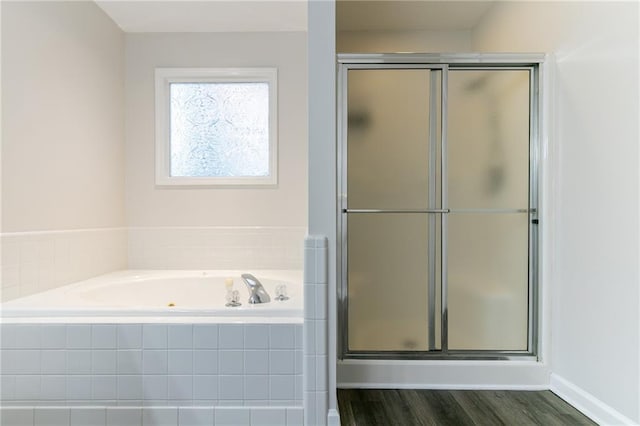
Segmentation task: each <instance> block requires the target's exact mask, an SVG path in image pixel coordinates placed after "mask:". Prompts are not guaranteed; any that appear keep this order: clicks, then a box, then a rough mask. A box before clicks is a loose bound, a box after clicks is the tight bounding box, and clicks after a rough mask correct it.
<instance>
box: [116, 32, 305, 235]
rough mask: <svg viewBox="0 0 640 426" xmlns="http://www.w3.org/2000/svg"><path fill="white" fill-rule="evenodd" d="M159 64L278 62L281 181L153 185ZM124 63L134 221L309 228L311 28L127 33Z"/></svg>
mask: <svg viewBox="0 0 640 426" xmlns="http://www.w3.org/2000/svg"><path fill="white" fill-rule="evenodd" d="M156 67H277V68H278V90H279V93H278V103H279V106H278V108H279V111H278V117H279V121H280V122H279V126H278V135H279V140H278V147H279V161H278V164H279V173H278V179H279V182H278V187H277V188H275V189H274V188H262V189H252V188H241V189H204V188H199V189H176V188H168V189H167V188H157V187H155V182H154V158H155V157H154V148H155V145H154V144H155V139H154V137H155V135H154V69H155V68H156ZM126 68H127V71H126V87H127V89H126V90H127V100H126V141H127V142H126V146H127V147H126V158H127V166H126V182H127V196H126V203H127V222H128V224H129V225H130V226H133V227H140V226H143V227H149V226H154V227H158V226H162V227H165V226H213V225H215V226H301V227H305V226H306V224H307V218H306V215H307V206H306V201H305V200H306V199H307V165H306V159H307V136H306V130H307V115H306V111H307V110H306V93H307V89H306V82H307V65H306V34H305V33H303V32H278V33H275V32H271V33H215V34H213V33H212V34H127V36H126ZM300 247H302V240H300Z"/></svg>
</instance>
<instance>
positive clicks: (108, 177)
mask: <svg viewBox="0 0 640 426" xmlns="http://www.w3.org/2000/svg"><path fill="white" fill-rule="evenodd" d="M2 7H3V16H2V104H3V115H2V139H3V145H2V151H3V152H2V154H3V158H2V160H3V165H2V166H3V174H2V197H3V212H2V216H3V218H2V219H3V223H2V228H3V231H4V232H16V231H36V230H59V229H79V228H98V227H111V226H122V225H124V197H123V193H124V179H123V178H124V174H123V170H124V157H123V156H124V145H123V135H124V125H123V113H122V106H123V102H124V75H123V70H124V63H123V60H124V56H123V49H124V37H123V34H122V32H121V31H120V30H119V29H118V27H117V26H116V25H115V24H114V23H113V22H112V21H111V19H110V18H109V17H108V16H107V15H105V14H104V12H102V10H100V9H99V8H98V7H97V6H96V5H95V4H93V3H91V2H6V3H3V5H2Z"/></svg>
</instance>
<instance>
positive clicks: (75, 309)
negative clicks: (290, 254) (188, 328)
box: [1, 270, 303, 321]
mask: <svg viewBox="0 0 640 426" xmlns="http://www.w3.org/2000/svg"><path fill="white" fill-rule="evenodd" d="M244 272H250V273H252V274H253V275H254V276H256V277H257V278H258V279H259V280H260V282H261V283H262V285H263V286H264V288H265V289H266V291H267V293H268V294H269V295H270V296H271V302H269V303H263V304H249V303H247V300H248V297H249V292H248V290H247V288H246V286H245V284H244V282H243V281H242V279H241V278H240V275H241V274H242V273H244ZM228 278H231V279H233V283H234V285H233V289H234V290H238V292H239V293H240V302H241V305H240V306H237V307H227V306H225V305H226V293H227V289H226V286H225V279H228ZM282 285H284V286H285V288H286V294H287V296H288V299H287V300H283V301H279V300H276V287H279V286H282ZM1 306H2V309H1V315H2V318H3V320H5V321H10V319H11V318H15V319H18V318H24V319H27V318H30V317H47V318H52V317H107V318H109V317H119V318H122V317H154V318H156V319H157V318H158V317H165V318H172V317H180V316H183V317H185V316H186V317H210V318H211V317H220V318H241V319H244V318H248V320H249V321H251V318H256V317H262V318H267V319H270V320H273V319H276V318H290V319H294V318H299V319H300V321H301V320H302V315H303V299H302V271H295V270H263V271H229V270H209V271H182V270H180V271H175V270H163V271H158V270H153V271H144V270H126V271H118V272H113V273H109V274H105V275H101V276H99V277H95V278H91V279H88V280H85V281H81V282H78V283H73V284H69V285H66V286H63V287H59V288H56V289H53V290H49V291H45V292H42V293H38V294H35V295H32V296H27V297H23V298H20V299H15V300H12V301H9V302H5V303H3V304H2V305H1Z"/></svg>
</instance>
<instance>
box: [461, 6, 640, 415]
mask: <svg viewBox="0 0 640 426" xmlns="http://www.w3.org/2000/svg"><path fill="white" fill-rule="evenodd" d="M473 41H474V48H475V50H476V51H481V52H488V51H491V52H501V51H502V52H514V51H517V52H544V53H550V54H552V55H553V57H554V58H555V61H554V62H555V63H551V62H550V63H549V64H548V67H547V68H550V72H551V73H552V76H551V80H550V83H551V84H550V85H548V86H547V87H546V90H547V91H546V92H545V94H544V95H545V96H549V95H550V96H551V98H550V99H549V106H550V111H549V114H548V116H549V118H550V119H551V120H550V121H551V123H550V124H551V127H550V129H549V130H550V131H549V135H548V136H549V140H548V143H547V146H546V147H545V148H546V149H545V152H544V153H543V155H544V157H545V158H544V163H545V164H546V166H547V167H546V170H545V172H544V173H545V175H546V179H548V180H549V181H548V182H549V185H548V186H547V193H546V194H543V203H544V204H545V205H546V207H545V209H546V210H545V211H546V217H545V216H543V217H541V226H546V232H545V233H544V235H545V236H546V237H547V241H546V242H545V243H544V244H546V246H547V248H548V249H549V250H547V252H543V263H544V264H545V265H544V267H545V268H547V269H548V270H549V274H548V275H547V282H546V283H544V287H545V288H546V289H548V291H550V295H549V297H548V300H549V301H550V304H551V327H550V328H551V348H550V354H551V369H552V377H551V388H552V390H553V391H554V392H556V393H558V394H559V395H560V396H561V397H563V398H565V399H567V400H568V401H569V402H571V403H572V404H573V405H575V406H576V407H577V408H579V409H581V410H582V411H583V412H585V413H586V414H588V415H590V416H591V417H592V418H593V419H595V420H596V421H598V422H600V423H603V424H635V423H638V422H640V411H639V410H640V409H639V402H640V388H639V387H640V380H639V373H640V371H639V370H640V368H639V367H640V365H639V363H638V360H639V359H640V336H639V334H640V321H639V320H638V312H639V299H638V297H639V295H638V282H639V279H640V276H639V271H638V263H637V262H638V255H639V248H638V247H639V238H638V231H639V226H638V219H639V211H638V202H639V189H640V187H639V180H638V168H639V159H638V137H639V132H638V124H637V119H638V113H639V109H638V4H637V3H633V2H626V3H616V2H571V3H563V2H502V3H499V4H496V5H495V6H494V7H493V8H492V9H491V10H490V11H489V12H488V13H487V15H485V18H484V20H483V22H482V23H481V24H480V25H479V26H478V27H477V29H476V31H475V33H474V34H473Z"/></svg>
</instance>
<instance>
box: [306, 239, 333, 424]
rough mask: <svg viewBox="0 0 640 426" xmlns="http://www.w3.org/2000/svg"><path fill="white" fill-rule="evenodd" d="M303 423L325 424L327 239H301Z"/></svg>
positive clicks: (326, 407) (326, 392)
mask: <svg viewBox="0 0 640 426" xmlns="http://www.w3.org/2000/svg"><path fill="white" fill-rule="evenodd" d="M303 281H304V351H303V354H304V385H303V388H304V424H305V425H314V426H316V425H317V426H321V425H326V424H327V409H328V398H329V389H328V376H327V367H328V356H327V289H328V280H327V239H326V238H325V237H324V236H308V237H307V238H306V239H305V242H304V280H303Z"/></svg>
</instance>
